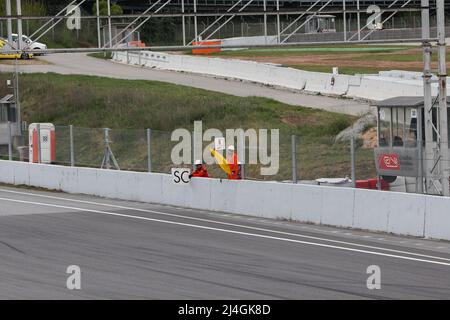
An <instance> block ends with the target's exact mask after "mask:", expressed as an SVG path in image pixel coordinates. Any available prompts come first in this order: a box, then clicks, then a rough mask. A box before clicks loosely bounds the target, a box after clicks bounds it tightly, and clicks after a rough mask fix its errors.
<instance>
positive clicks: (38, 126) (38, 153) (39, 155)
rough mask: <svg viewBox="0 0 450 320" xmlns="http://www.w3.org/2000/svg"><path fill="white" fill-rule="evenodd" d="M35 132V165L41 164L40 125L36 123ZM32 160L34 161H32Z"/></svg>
mask: <svg viewBox="0 0 450 320" xmlns="http://www.w3.org/2000/svg"><path fill="white" fill-rule="evenodd" d="M36 131H37V146H36V147H37V155H38V158H37V163H41V124H40V123H38V124H37V125H36ZM33 160H34V159H33Z"/></svg>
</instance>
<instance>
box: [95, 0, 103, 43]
mask: <svg viewBox="0 0 450 320" xmlns="http://www.w3.org/2000/svg"><path fill="white" fill-rule="evenodd" d="M95 5H96V8H97V38H98V47H99V48H101V47H102V36H101V33H100V3H99V0H97V3H96V4H95Z"/></svg>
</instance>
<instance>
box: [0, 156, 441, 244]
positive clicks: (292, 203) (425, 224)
mask: <svg viewBox="0 0 450 320" xmlns="http://www.w3.org/2000/svg"><path fill="white" fill-rule="evenodd" d="M0 182H2V183H7V184H13V185H27V186H34V187H42V188H47V189H53V190H61V191H64V192H68V193H79V194H87V195H94V196H101V197H107V198H114V199H121V200H129V201H142V202H149V203H158V204H165V205H172V206H180V207H186V208H192V209H200V210H210V211H219V212H227V213H235V214H243V215H250V216H259V217H266V218H272V219H287V220H294V221H300V222H310V223H315V224H323V225H332V226H338V227H349V228H358V229H364V230H371V231H381V232H389V233H393V234H398V235H411V236H416V237H425V238H435V239H443V240H450V214H449V212H448V208H449V207H450V198H448V197H437V196H430V195H420V194H407V193H399V192H385V191H374V190H363V189H353V188H345V187H328V186H314V185H303V184H292V183H279V182H261V181H235V180H221V179H208V178H194V179H193V180H192V181H191V182H190V183H189V184H175V183H174V182H173V181H172V176H171V175H168V174H158V173H140V172H129V171H113V170H102V169H92V168H78V167H64V166H56V165H43V164H30V163H24V162H14V161H4V160H0Z"/></svg>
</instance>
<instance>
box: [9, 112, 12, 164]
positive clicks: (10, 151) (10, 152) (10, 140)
mask: <svg viewBox="0 0 450 320" xmlns="http://www.w3.org/2000/svg"><path fill="white" fill-rule="evenodd" d="M12 159H13V155H12V135H11V121H8V160H9V161H12Z"/></svg>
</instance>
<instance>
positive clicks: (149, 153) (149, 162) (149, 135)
mask: <svg viewBox="0 0 450 320" xmlns="http://www.w3.org/2000/svg"><path fill="white" fill-rule="evenodd" d="M151 142H152V130H151V129H147V167H148V168H147V170H148V172H152V145H151Z"/></svg>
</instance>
